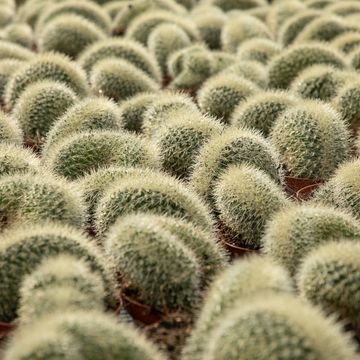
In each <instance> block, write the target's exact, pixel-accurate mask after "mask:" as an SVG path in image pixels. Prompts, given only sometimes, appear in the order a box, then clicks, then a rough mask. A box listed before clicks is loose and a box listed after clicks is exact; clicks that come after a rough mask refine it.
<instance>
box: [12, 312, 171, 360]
mask: <svg viewBox="0 0 360 360" xmlns="http://www.w3.org/2000/svg"><path fill="white" fill-rule="evenodd" d="M104 354H106V356H107V357H109V358H110V359H132V360H165V356H164V355H162V353H160V352H159V350H157V348H156V347H155V346H154V345H153V344H152V343H151V342H150V341H149V340H148V339H147V338H145V336H144V335H143V334H142V333H141V332H140V331H139V330H137V329H135V328H134V327H133V326H131V325H129V324H124V323H120V322H118V321H117V320H116V318H115V317H114V316H111V315H108V314H104V313H102V312H100V311H96V310H94V311H79V310H78V311H71V312H70V311H68V312H64V313H61V314H54V315H49V316H44V317H43V318H42V319H41V320H39V321H37V322H34V323H31V324H28V325H27V326H24V327H22V328H20V329H19V332H16V334H15V335H14V337H13V339H12V340H11V343H10V344H9V348H8V349H7V351H6V354H5V360H25V359H26V358H31V359H37V360H49V359H55V358H56V359H66V358H71V359H72V360H81V359H90V358H91V359H93V360H100V359H103V358H104Z"/></svg>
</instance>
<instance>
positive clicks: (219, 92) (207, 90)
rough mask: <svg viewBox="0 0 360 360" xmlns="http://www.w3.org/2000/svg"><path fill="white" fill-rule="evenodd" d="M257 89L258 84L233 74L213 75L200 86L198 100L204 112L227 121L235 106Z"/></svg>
mask: <svg viewBox="0 0 360 360" xmlns="http://www.w3.org/2000/svg"><path fill="white" fill-rule="evenodd" d="M256 90H257V87H256V85H254V84H253V83H251V82H250V81H248V80H245V79H242V78H241V77H236V76H234V75H232V74H219V75H215V76H213V77H211V78H210V79H209V80H207V81H206V82H205V83H204V84H203V86H202V87H201V88H200V90H199V93H198V102H199V106H200V109H201V110H202V111H203V112H204V113H209V114H210V115H213V116H215V117H216V118H217V119H219V120H221V121H223V122H224V123H227V122H228V121H229V117H230V116H231V114H232V112H233V111H234V109H235V107H236V106H237V105H238V104H239V103H240V102H242V101H245V100H246V99H247V98H248V97H249V96H251V95H253V94H254V93H255V92H256Z"/></svg>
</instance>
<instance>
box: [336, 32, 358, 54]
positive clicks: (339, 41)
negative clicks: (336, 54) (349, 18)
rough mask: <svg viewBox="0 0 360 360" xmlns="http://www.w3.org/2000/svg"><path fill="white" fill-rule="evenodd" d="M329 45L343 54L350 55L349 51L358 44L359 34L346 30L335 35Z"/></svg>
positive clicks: (356, 47) (353, 49)
mask: <svg viewBox="0 0 360 360" xmlns="http://www.w3.org/2000/svg"><path fill="white" fill-rule="evenodd" d="M331 45H332V46H334V47H335V48H336V49H339V50H340V51H342V52H344V53H345V54H350V55H351V53H352V52H353V51H355V50H357V49H358V47H359V46H360V34H359V33H358V32H355V31H354V32H352V31H347V32H345V33H344V34H342V35H339V36H337V37H336V38H335V39H334V40H333V41H332V42H331Z"/></svg>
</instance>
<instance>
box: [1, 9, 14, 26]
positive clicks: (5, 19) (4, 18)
mask: <svg viewBox="0 0 360 360" xmlns="http://www.w3.org/2000/svg"><path fill="white" fill-rule="evenodd" d="M14 15H15V14H14V10H13V9H12V8H11V7H9V6H6V5H0V28H1V27H4V26H6V25H8V24H10V23H11V22H13V20H14Z"/></svg>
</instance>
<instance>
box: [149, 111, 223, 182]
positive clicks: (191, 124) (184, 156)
mask: <svg viewBox="0 0 360 360" xmlns="http://www.w3.org/2000/svg"><path fill="white" fill-rule="evenodd" d="M190 115H191V116H190ZM221 131H222V126H221V125H220V124H219V123H218V122H217V121H216V120H214V119H212V118H210V117H206V116H204V115H200V114H197V113H194V114H193V113H191V114H190V113H189V114H186V113H185V114H184V113H182V112H177V113H174V114H173V116H172V117H171V119H169V120H168V121H166V125H165V126H163V127H160V128H159V130H158V131H156V132H155V134H154V136H153V139H154V142H155V143H156V145H157V147H158V148H159V150H160V159H161V163H162V167H163V169H164V170H166V171H167V172H168V173H169V174H171V175H173V176H175V177H178V178H182V179H187V178H188V177H189V175H190V172H191V169H192V168H193V166H194V163H195V160H196V157H197V155H198V153H199V151H200V149H201V147H202V146H203V145H204V144H205V143H206V142H207V141H208V140H209V139H210V138H211V137H212V136H214V135H219V134H220V133H221Z"/></svg>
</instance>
